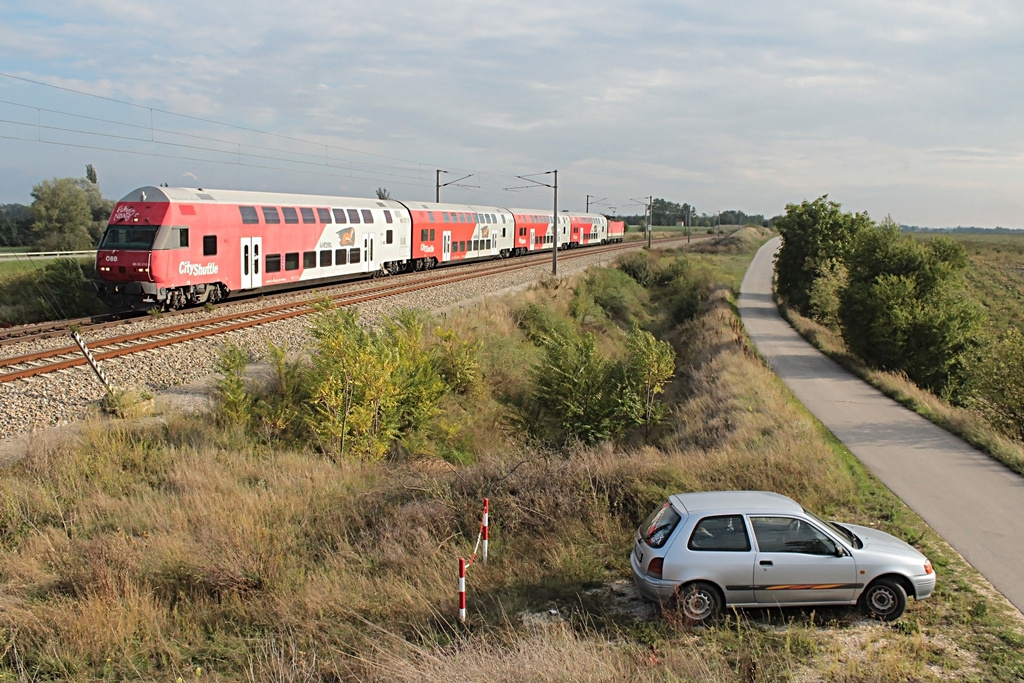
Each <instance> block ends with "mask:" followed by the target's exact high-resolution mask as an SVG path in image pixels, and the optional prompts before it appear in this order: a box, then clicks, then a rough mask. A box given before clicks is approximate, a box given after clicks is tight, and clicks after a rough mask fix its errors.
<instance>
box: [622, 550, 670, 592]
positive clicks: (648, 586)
mask: <svg viewBox="0 0 1024 683" xmlns="http://www.w3.org/2000/svg"><path fill="white" fill-rule="evenodd" d="M629 565H630V567H632V568H633V583H634V584H636V589H637V591H638V592H639V593H640V595H641V596H642V597H643V598H644V599H645V600H650V601H651V602H659V603H666V602H668V601H669V600H671V599H672V596H673V595H675V592H676V585H677V584H676V583H675V582H674V581H663V580H661V579H656V578H654V577H653V576H648V575H647V573H646V572H644V571H643V570H642V569H641V568H640V565H639V564H638V563H637V557H636V553H635V552H633V553H630V554H629Z"/></svg>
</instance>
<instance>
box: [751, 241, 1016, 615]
mask: <svg viewBox="0 0 1024 683" xmlns="http://www.w3.org/2000/svg"><path fill="white" fill-rule="evenodd" d="M780 243H781V241H780V238H776V239H773V240H771V241H769V242H768V243H767V244H765V245H764V246H763V247H762V248H761V249H760V251H758V253H757V256H755V258H754V261H753V262H752V263H751V265H750V268H749V269H748V270H747V273H746V276H745V277H744V278H743V284H742V285H741V286H740V301H739V310H740V316H741V318H742V319H743V324H744V325H745V327H746V328H747V333H748V334H749V335H750V338H751V339H752V340H753V342H754V344H755V345H756V346H757V349H758V351H760V353H761V355H763V356H764V357H765V358H766V359H767V361H768V363H769V364H770V365H771V367H772V370H774V371H775V373H776V374H777V375H778V376H779V377H780V378H781V379H782V380H783V381H784V382H785V383H786V385H787V386H788V387H789V388H790V390H791V391H792V392H793V393H794V394H795V395H796V397H797V398H798V399H799V400H800V401H801V402H802V403H803V404H804V406H806V407H807V409H808V410H810V411H811V412H812V413H813V414H814V415H815V417H817V418H818V419H819V420H820V421H821V422H822V423H823V424H824V425H825V426H826V427H828V428H829V430H831V431H832V433H833V434H835V436H836V437H837V438H838V439H839V440H840V441H842V442H843V443H844V444H845V445H846V447H847V448H849V449H850V451H852V452H853V454H854V455H856V456H857V457H858V458H859V459H860V460H861V462H863V463H864V464H865V465H866V466H867V467H868V469H870V470H871V472H872V473H873V474H875V476H877V477H878V478H879V479H880V480H881V481H882V482H883V483H884V484H885V485H886V486H888V487H889V488H890V489H891V490H892V491H893V492H894V493H895V494H896V495H897V496H899V497H900V498H901V499H902V500H903V501H904V502H905V503H906V504H907V505H909V506H910V507H911V508H912V509H913V510H914V511H915V512H917V514H919V515H920V516H921V517H922V518H924V520H925V521H926V522H928V524H930V525H931V527H932V528H933V529H935V531H936V532H937V533H938V534H939V535H940V536H942V538H944V539H945V540H946V541H947V542H948V543H949V544H950V545H951V546H953V547H954V548H955V549H956V550H957V551H958V552H959V553H960V554H961V555H963V556H964V558H966V559H967V561H968V562H970V563H971V564H972V565H973V566H974V567H975V568H976V569H977V570H978V571H979V572H981V574H982V575H983V576H985V578H987V579H988V580H989V581H990V582H991V583H992V584H993V585H994V586H995V587H996V589H998V590H999V591H1000V592H1001V593H1002V594H1003V595H1005V596H1006V597H1007V598H1008V599H1009V600H1010V602H1011V603H1013V605H1014V606H1015V607H1017V609H1019V610H1021V611H1022V612H1024V477H1021V476H1020V475H1018V474H1016V473H1014V472H1013V471H1011V470H1009V469H1008V468H1006V467H1004V466H1003V465H1001V464H999V463H998V462H996V461H995V460H993V459H992V458H990V457H989V456H987V455H985V454H984V453H981V452H979V451H977V450H975V449H974V448H972V447H971V446H969V445H967V444H966V443H964V442H963V441H961V440H960V439H958V438H957V437H955V436H953V435H952V434H950V433H949V432H947V431H945V430H943V429H941V428H939V427H937V426H936V425H934V424H932V423H931V422H929V421H927V420H925V419H924V418H922V417H920V416H919V415H917V414H916V413H914V412H912V411H910V410H908V409H906V408H904V407H903V406H901V405H899V404H898V403H896V402H895V401H893V400H892V399H890V398H888V397H886V396H884V395H883V394H882V393H880V392H879V391H877V390H876V389H874V388H873V387H871V386H870V385H868V384H867V383H865V382H863V381H862V380H860V379H858V378H857V377H855V376H854V375H852V374H850V373H849V372H847V371H846V370H844V369H843V368H841V367H840V366H839V365H837V364H836V363H835V362H833V361H832V360H830V359H829V358H827V357H826V356H824V355H823V354H822V353H820V352H819V351H818V350H817V349H815V348H814V347H813V346H811V345H810V344H808V343H807V342H806V341H804V339H803V338H802V337H800V335H798V334H797V333H796V331H794V330H793V329H792V328H791V327H790V326H789V324H788V323H787V322H786V321H785V320H783V319H782V317H781V316H780V315H779V312H778V309H777V308H776V306H775V302H774V301H773V299H772V269H773V260H774V255H775V252H776V250H777V249H778V248H779V245H780ZM939 580H940V581H941V580H942V576H941V574H940V576H939Z"/></svg>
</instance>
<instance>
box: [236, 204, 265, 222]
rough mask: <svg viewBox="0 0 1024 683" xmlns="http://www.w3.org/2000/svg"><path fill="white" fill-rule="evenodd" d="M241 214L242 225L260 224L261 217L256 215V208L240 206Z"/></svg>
mask: <svg viewBox="0 0 1024 683" xmlns="http://www.w3.org/2000/svg"><path fill="white" fill-rule="evenodd" d="M238 210H239V212H241V214H242V223H244V224H246V225H250V224H253V223H259V222H260V217H259V215H258V214H257V213H256V207H255V206H240V207H238Z"/></svg>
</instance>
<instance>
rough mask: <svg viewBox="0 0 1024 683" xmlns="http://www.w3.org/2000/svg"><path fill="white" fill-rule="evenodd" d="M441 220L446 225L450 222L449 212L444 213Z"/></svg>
mask: <svg viewBox="0 0 1024 683" xmlns="http://www.w3.org/2000/svg"><path fill="white" fill-rule="evenodd" d="M441 220H443V221H444V222H445V223H447V222H448V212H447V211H442V212H441Z"/></svg>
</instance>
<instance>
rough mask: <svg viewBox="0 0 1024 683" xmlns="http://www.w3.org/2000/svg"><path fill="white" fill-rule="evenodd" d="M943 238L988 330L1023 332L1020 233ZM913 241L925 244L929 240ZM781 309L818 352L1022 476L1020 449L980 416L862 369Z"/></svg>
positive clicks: (830, 339)
mask: <svg viewBox="0 0 1024 683" xmlns="http://www.w3.org/2000/svg"><path fill="white" fill-rule="evenodd" d="M948 236H950V237H952V238H954V239H956V240H957V241H959V242H961V243H962V244H963V245H964V248H965V249H966V251H967V255H968V257H969V258H970V266H969V273H968V275H967V277H966V278H965V281H966V285H967V294H968V296H970V297H972V298H974V299H975V300H977V301H978V302H980V303H981V305H982V306H983V307H984V309H985V312H986V315H987V326H988V329H989V331H990V332H992V333H993V334H995V335H999V334H1000V333H1002V332H1003V331H1005V330H1007V329H1009V328H1010V327H1016V328H1018V329H1024V234H1022V235H1019V236H1018V235H1003V234H1000V235H978V234H974V233H949V234H948ZM915 237H917V238H918V239H925V240H927V239H930V238H931V237H932V236H931V235H915ZM782 310H783V314H784V315H785V316H786V317H787V319H788V320H789V321H790V323H791V324H792V325H793V327H794V328H795V329H796V330H797V331H798V332H800V334H802V335H803V336H804V337H805V338H806V339H808V340H809V341H810V342H811V343H813V344H814V345H815V346H816V347H817V348H818V349H820V350H821V351H822V352H823V353H825V354H827V355H828V356H830V357H831V358H833V359H834V360H835V361H837V362H838V363H840V364H841V365H843V366H844V367H846V368H847V369H848V370H850V371H852V372H854V373H855V374H857V375H858V376H859V377H861V378H862V379H864V380H865V381H867V382H869V383H871V384H872V385H873V386H874V387H876V388H877V389H879V390H880V391H882V392H884V393H885V394H887V395H888V396H890V397H892V398H893V399H895V400H896V401H899V402H900V403H902V404H903V405H905V406H907V407H908V408H910V409H912V410H914V411H916V412H917V413H919V414H920V415H922V416H923V417H925V418H927V419H929V420H931V421H933V422H935V423H936V424H938V425H940V426H941V427H943V428H944V429H947V430H949V431H950V432H952V433H954V434H956V435H958V436H960V437H961V438H963V439H964V440H965V441H967V442H968V443H971V444H973V445H974V446H975V447H977V448H978V449H980V450H982V451H984V452H986V453H988V454H990V455H991V456H992V457H994V458H995V459H997V460H999V461H1000V462H1002V463H1003V464H1004V465H1006V466H1007V467H1009V468H1010V469H1012V470H1014V471H1015V472H1017V473H1018V474H1022V475H1024V445H1022V444H1021V443H1020V442H1018V441H1015V440H1012V439H1009V438H1006V437H1004V436H1002V435H1000V434H999V433H997V432H996V431H995V430H993V429H992V427H991V425H989V424H988V423H987V422H986V421H985V420H984V419H983V418H982V417H981V416H980V415H977V414H976V413H973V412H970V411H967V410H964V409H961V408H958V407H956V406H951V405H949V404H948V403H946V402H944V401H942V400H941V399H939V398H938V397H936V396H935V395H933V394H931V393H929V392H927V391H924V390H923V389H920V388H918V387H917V386H916V385H915V384H914V383H913V382H911V381H910V380H909V379H907V377H906V376H904V375H903V374H902V373H893V372H884V371H880V370H876V369H874V368H870V367H868V366H867V365H866V364H865V363H864V362H863V361H861V360H860V359H859V358H857V357H855V356H853V355H852V354H850V353H849V352H848V351H847V349H846V346H845V344H844V343H843V339H842V337H841V336H840V335H839V334H837V333H836V332H835V331H833V330H830V329H829V328H827V327H825V326H823V325H820V324H818V323H817V322H815V321H813V320H811V319H809V318H805V317H803V316H801V315H800V314H799V313H796V312H795V311H791V310H789V309H786V308H785V307H783V309H782Z"/></svg>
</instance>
